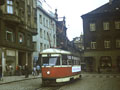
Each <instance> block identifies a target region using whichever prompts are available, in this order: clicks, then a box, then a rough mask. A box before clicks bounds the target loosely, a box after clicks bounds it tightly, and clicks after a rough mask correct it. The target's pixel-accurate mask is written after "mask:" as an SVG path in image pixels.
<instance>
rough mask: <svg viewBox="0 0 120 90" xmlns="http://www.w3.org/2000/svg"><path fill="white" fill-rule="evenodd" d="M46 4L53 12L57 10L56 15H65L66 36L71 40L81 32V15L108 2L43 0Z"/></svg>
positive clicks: (102, 0)
mask: <svg viewBox="0 0 120 90" xmlns="http://www.w3.org/2000/svg"><path fill="white" fill-rule="evenodd" d="M44 1H46V3H47V4H46V3H45V4H46V6H48V7H49V9H50V10H51V11H52V12H53V13H54V12H55V9H57V11H58V17H63V16H65V17H66V27H67V28H68V29H67V37H68V39H69V40H72V39H73V38H75V37H79V36H80V34H81V33H83V24H82V23H83V22H82V18H81V16H82V15H84V14H86V13H88V12H90V11H92V10H94V9H96V8H98V7H100V6H102V5H104V4H106V3H108V2H109V0H44Z"/></svg>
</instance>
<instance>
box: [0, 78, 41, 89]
mask: <svg viewBox="0 0 120 90" xmlns="http://www.w3.org/2000/svg"><path fill="white" fill-rule="evenodd" d="M40 84H41V78H37V79H30V80H25V81H19V82H13V83H9V84H3V85H0V90H36V89H37V88H40Z"/></svg>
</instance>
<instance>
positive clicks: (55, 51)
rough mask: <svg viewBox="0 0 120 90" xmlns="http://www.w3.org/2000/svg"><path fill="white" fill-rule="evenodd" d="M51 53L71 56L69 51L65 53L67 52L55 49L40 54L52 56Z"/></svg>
mask: <svg viewBox="0 0 120 90" xmlns="http://www.w3.org/2000/svg"><path fill="white" fill-rule="evenodd" d="M50 53H54V54H71V52H69V51H65V50H62V49H55V48H49V49H45V50H43V51H42V52H41V53H40V54H50Z"/></svg>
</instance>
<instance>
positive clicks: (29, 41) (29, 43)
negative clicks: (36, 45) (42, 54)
mask: <svg viewBox="0 0 120 90" xmlns="http://www.w3.org/2000/svg"><path fill="white" fill-rule="evenodd" d="M30 45H31V38H30V36H28V37H27V46H30Z"/></svg>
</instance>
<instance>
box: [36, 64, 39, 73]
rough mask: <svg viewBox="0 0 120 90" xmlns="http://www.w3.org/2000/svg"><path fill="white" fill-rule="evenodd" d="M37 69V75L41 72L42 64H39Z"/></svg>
mask: <svg viewBox="0 0 120 90" xmlns="http://www.w3.org/2000/svg"><path fill="white" fill-rule="evenodd" d="M36 71H37V75H39V73H40V66H39V65H37V66H36Z"/></svg>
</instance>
